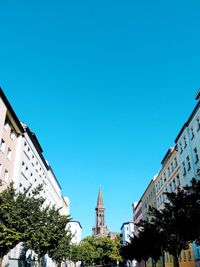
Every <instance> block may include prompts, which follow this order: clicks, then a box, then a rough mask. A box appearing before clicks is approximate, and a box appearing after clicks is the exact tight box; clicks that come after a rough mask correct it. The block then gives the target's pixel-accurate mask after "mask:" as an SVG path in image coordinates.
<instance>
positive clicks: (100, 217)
mask: <svg viewBox="0 0 200 267" xmlns="http://www.w3.org/2000/svg"><path fill="white" fill-rule="evenodd" d="M95 211H96V223H95V227H93V228H92V231H93V235H94V236H105V235H108V229H107V226H106V223H105V208H104V204H103V196H102V191H101V187H99V192H98V197H97V206H96V208H95Z"/></svg>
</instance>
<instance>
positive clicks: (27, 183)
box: [0, 89, 70, 267]
mask: <svg viewBox="0 0 200 267" xmlns="http://www.w3.org/2000/svg"><path fill="white" fill-rule="evenodd" d="M11 182H13V183H14V187H15V188H16V189H17V190H19V191H24V190H26V189H27V188H29V187H31V189H34V188H35V187H37V186H38V185H43V190H42V191H41V196H42V197H44V199H45V202H44V205H45V206H52V207H53V206H55V208H58V209H59V210H60V214H61V215H66V216H67V215H69V205H70V201H69V199H68V198H67V197H63V196H62V192H61V186H60V184H59V182H58V180H57V178H56V176H55V174H54V172H53V170H52V168H51V166H50V165H49V163H48V162H47V160H46V159H45V158H44V156H43V150H42V147H41V145H40V143H39V141H38V139H37V137H36V135H35V134H34V133H33V132H32V131H31V130H30V129H29V127H28V126H27V125H25V124H24V123H21V122H20V120H19V119H18V117H17V115H16V114H15V112H14V110H13V109H12V107H11V105H10V103H9V101H8V100H7V98H6V96H5V94H4V93H3V91H2V89H0V192H1V191H3V190H4V189H5V188H6V187H7V186H8V185H9V184H10V183H11ZM20 252H21V246H20V245H18V246H16V247H15V248H14V249H12V250H11V251H10V252H9V254H8V255H7V256H5V257H4V260H3V266H11V267H15V266H18V259H19V255H20ZM45 262H46V266H48V267H54V266H56V264H55V263H54V262H53V261H52V260H51V259H50V258H49V257H48V256H46V257H45Z"/></svg>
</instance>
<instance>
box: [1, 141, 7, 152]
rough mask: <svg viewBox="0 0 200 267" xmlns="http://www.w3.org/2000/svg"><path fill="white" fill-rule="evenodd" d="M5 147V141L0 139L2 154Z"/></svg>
mask: <svg viewBox="0 0 200 267" xmlns="http://www.w3.org/2000/svg"><path fill="white" fill-rule="evenodd" d="M5 147H6V143H5V141H4V140H3V139H1V144H0V150H1V151H2V152H4V151H5Z"/></svg>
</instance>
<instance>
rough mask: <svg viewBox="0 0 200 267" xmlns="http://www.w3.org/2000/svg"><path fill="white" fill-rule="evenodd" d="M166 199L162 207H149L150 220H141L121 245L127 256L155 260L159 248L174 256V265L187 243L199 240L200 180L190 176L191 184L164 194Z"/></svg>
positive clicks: (160, 250)
mask: <svg viewBox="0 0 200 267" xmlns="http://www.w3.org/2000/svg"><path fill="white" fill-rule="evenodd" d="M166 195H167V201H166V202H165V203H164V208H163V209H162V210H157V209H156V208H153V207H151V208H150V210H149V215H150V218H151V221H150V222H149V221H141V223H140V224H139V226H140V231H139V235H138V236H137V237H136V236H134V238H132V239H131V243H130V244H127V246H125V247H124V248H122V250H121V251H122V255H123V257H124V258H126V259H128V258H129V259H133V258H134V259H136V260H138V261H141V260H142V259H143V260H144V261H146V260H147V258H148V257H151V258H153V259H154V260H155V262H156V261H157V259H158V258H159V256H160V255H161V253H162V251H163V250H165V251H166V252H169V254H171V255H172V256H173V257H174V265H175V266H179V262H178V258H179V256H180V253H181V251H182V250H185V249H187V248H188V246H189V243H190V242H192V241H194V240H197V241H199V240H200V181H198V180H195V179H192V181H191V184H190V185H187V186H185V187H183V188H182V189H180V188H178V189H177V191H176V192H171V193H166Z"/></svg>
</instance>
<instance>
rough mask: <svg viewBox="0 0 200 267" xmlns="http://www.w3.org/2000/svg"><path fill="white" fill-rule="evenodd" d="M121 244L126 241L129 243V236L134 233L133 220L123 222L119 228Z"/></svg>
mask: <svg viewBox="0 0 200 267" xmlns="http://www.w3.org/2000/svg"><path fill="white" fill-rule="evenodd" d="M120 230H121V235H120V236H121V244H122V245H123V246H124V245H126V244H127V243H130V239H131V237H133V234H134V224H133V222H125V223H123V224H122V226H121V228H120Z"/></svg>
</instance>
